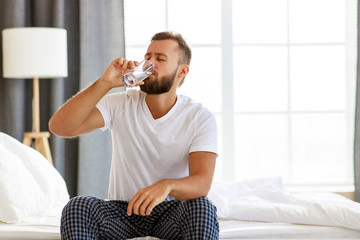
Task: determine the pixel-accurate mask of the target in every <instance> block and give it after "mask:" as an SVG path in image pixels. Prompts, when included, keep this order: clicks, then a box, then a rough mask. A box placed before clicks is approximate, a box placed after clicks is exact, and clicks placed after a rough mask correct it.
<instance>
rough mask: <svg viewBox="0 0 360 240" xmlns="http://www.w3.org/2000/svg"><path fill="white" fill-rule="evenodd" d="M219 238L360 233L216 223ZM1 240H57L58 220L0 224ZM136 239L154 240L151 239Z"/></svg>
mask: <svg viewBox="0 0 360 240" xmlns="http://www.w3.org/2000/svg"><path fill="white" fill-rule="evenodd" d="M219 223H220V239H280V238H282V239H319V238H331V239H344V238H346V239H360V231H357V230H352V229H347V228H341V227H327V226H313V225H299V224H290V223H265V222H247V221H238V220H220V221H219ZM0 239H1V240H5V239H7V240H11V239H12V240H20V239H23V240H30V239H31V240H35V239H37V240H39V239H48V240H53V239H54V240H55V239H57V240H59V239H60V233H59V219H58V218H43V219H37V220H33V221H28V222H23V223H17V224H5V223H0ZM136 239H143V240H145V239H148V240H150V239H157V238H152V237H147V238H136Z"/></svg>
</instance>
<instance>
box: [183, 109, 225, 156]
mask: <svg viewBox="0 0 360 240" xmlns="http://www.w3.org/2000/svg"><path fill="white" fill-rule="evenodd" d="M200 151H204V152H213V153H216V155H218V151H217V125H216V119H215V116H214V115H213V114H212V113H210V112H208V111H205V112H203V113H202V114H200V115H199V117H198V118H197V119H196V129H195V135H194V139H193V141H192V143H191V146H190V153H191V152H200Z"/></svg>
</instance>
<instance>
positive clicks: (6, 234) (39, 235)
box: [0, 217, 60, 240]
mask: <svg viewBox="0 0 360 240" xmlns="http://www.w3.org/2000/svg"><path fill="white" fill-rule="evenodd" d="M59 219H60V218H59V217H56V218H55V217H51V218H49V217H44V218H41V219H40V218H38V219H29V220H27V221H25V222H22V223H2V222H0V239H1V240H5V239H6V240H11V239H16V240H20V239H23V240H40V239H47V240H55V239H56V240H59V239H60V221H59Z"/></svg>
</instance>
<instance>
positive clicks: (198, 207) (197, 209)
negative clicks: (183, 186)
mask: <svg viewBox="0 0 360 240" xmlns="http://www.w3.org/2000/svg"><path fill="white" fill-rule="evenodd" d="M188 207H189V209H190V210H191V211H193V212H194V213H196V214H200V215H202V214H206V215H207V216H212V217H216V207H215V205H214V204H212V202H211V201H210V200H209V199H208V198H207V197H200V198H196V199H193V200H190V201H188Z"/></svg>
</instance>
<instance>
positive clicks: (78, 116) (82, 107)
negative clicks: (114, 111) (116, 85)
mask: <svg viewBox="0 0 360 240" xmlns="http://www.w3.org/2000/svg"><path fill="white" fill-rule="evenodd" d="M110 89H111V88H110V87H109V86H107V85H106V84H104V83H103V82H102V81H101V79H98V80H96V81H95V82H94V83H93V84H91V85H90V86H89V87H88V88H86V89H84V90H83V91H81V92H79V93H78V94H76V95H75V96H74V97H72V98H71V99H69V100H68V101H67V102H66V103H65V104H64V105H63V106H62V107H60V109H59V110H58V111H57V112H56V113H55V114H54V116H53V117H52V118H51V119H50V122H49V128H50V130H51V131H52V132H53V133H55V134H56V135H59V136H70V135H71V133H72V132H74V131H75V130H76V129H78V128H79V127H80V126H81V124H82V123H83V122H84V121H85V120H86V118H87V117H88V116H89V114H90V113H91V111H92V110H93V109H94V107H95V106H96V104H97V103H98V102H99V101H100V99H101V98H102V97H103V96H104V95H105V94H106V93H107V92H108V91H109V90H110Z"/></svg>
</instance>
